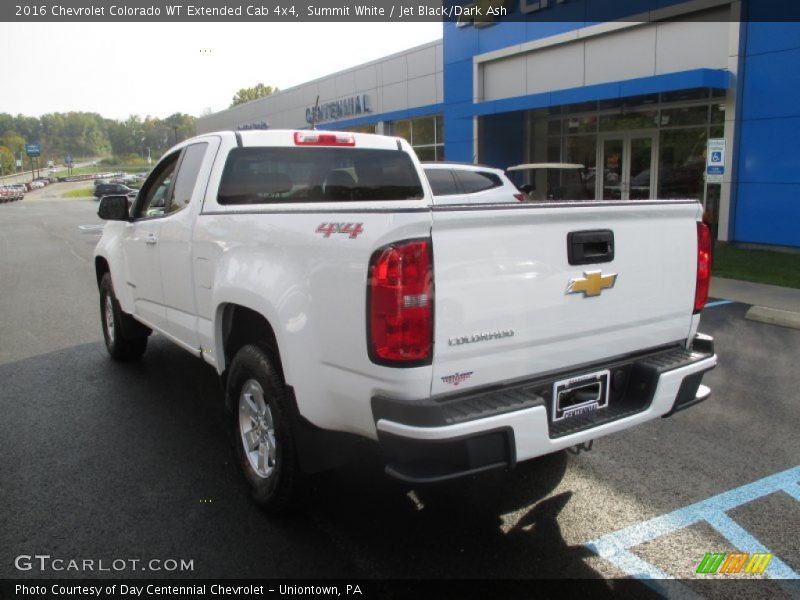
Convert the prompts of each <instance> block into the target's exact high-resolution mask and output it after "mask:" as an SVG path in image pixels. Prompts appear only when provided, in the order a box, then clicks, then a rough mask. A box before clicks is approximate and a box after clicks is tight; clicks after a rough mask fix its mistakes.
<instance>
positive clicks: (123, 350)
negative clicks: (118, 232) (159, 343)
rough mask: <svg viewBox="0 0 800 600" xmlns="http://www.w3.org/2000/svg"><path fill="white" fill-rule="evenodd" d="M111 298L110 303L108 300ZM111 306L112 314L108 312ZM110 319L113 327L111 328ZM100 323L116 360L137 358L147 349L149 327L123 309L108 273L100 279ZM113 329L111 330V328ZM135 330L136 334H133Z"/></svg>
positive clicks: (107, 347) (108, 348)
mask: <svg viewBox="0 0 800 600" xmlns="http://www.w3.org/2000/svg"><path fill="white" fill-rule="evenodd" d="M107 300H110V303H109V302H107ZM109 307H110V308H111V316H110V318H109V319H107V316H106V313H107V310H108V308H109ZM109 321H110V322H111V324H112V325H113V327H111V328H109ZM100 323H101V326H102V327H103V338H104V339H105V342H106V349H107V350H108V353H109V354H110V355H111V358H113V359H115V360H122V361H125V360H136V359H138V358H139V357H141V356H142V354H144V351H145V350H146V349H147V333H146V332H147V331H148V330H147V329H146V328H145V327H144V326H143V325H141V324H140V323H139V322H138V321H136V320H135V319H134V318H133V317H131V316H130V315H129V314H126V313H125V312H123V311H122V309H121V308H120V306H119V302H118V301H117V297H116V296H115V295H114V286H113V285H112V284H111V275H110V274H108V273H106V274H105V275H103V278H102V279H101V280H100ZM110 329H111V330H110ZM131 332H135V333H136V335H131Z"/></svg>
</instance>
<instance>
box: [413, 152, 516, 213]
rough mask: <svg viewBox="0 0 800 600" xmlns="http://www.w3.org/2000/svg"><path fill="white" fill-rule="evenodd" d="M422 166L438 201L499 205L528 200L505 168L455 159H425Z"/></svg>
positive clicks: (440, 202) (442, 202)
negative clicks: (505, 171)
mask: <svg viewBox="0 0 800 600" xmlns="http://www.w3.org/2000/svg"><path fill="white" fill-rule="evenodd" d="M422 169H423V170H424V171H425V175H426V176H427V178H428V183H430V184H431V191H433V198H434V201H435V203H436V204H464V203H468V204H497V203H508V202H523V201H524V200H525V196H523V194H521V193H520V192H519V190H518V189H517V188H516V187H515V186H514V184H513V183H511V181H510V180H509V179H508V177H506V175H505V173H503V171H502V170H501V169H494V168H492V167H487V166H484V165H474V164H470V163H455V162H424V163H422Z"/></svg>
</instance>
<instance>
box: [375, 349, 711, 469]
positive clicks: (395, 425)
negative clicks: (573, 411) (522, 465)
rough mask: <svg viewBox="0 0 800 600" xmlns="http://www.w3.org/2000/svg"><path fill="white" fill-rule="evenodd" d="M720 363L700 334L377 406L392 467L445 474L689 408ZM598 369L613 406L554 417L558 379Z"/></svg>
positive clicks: (507, 463)
mask: <svg viewBox="0 0 800 600" xmlns="http://www.w3.org/2000/svg"><path fill="white" fill-rule="evenodd" d="M716 364H717V356H716V354H715V353H714V348H713V340H712V339H711V338H710V337H708V336H703V335H698V336H697V337H696V338H695V341H694V344H693V346H692V348H691V349H690V350H686V349H685V348H681V347H671V348H662V349H656V350H653V351H650V352H646V353H641V354H639V355H637V356H632V357H621V358H619V359H615V360H611V361H606V362H604V363H602V364H593V365H583V366H581V367H579V368H577V369H574V370H570V371H569V372H562V373H555V374H549V375H547V376H544V377H539V378H536V379H534V380H530V381H524V382H514V383H513V384H509V385H507V386H504V387H501V388H493V389H490V390H484V391H479V392H470V393H468V394H459V395H457V396H446V397H441V398H431V399H426V400H423V401H418V402H410V401H399V400H393V399H389V398H380V397H377V398H373V401H372V409H373V416H374V418H375V421H376V428H377V432H378V441H379V443H380V445H381V447H382V450H383V451H384V454H385V456H386V461H387V467H386V471H387V473H388V474H390V475H392V476H394V477H396V478H398V479H402V480H404V481H410V482H432V481H440V480H444V479H450V478H453V477H459V476H462V475H467V474H471V473H476V472H479V471H484V470H488V469H493V468H498V467H513V466H514V465H515V464H516V462H518V461H523V460H527V459H530V458H535V457H537V456H543V455H545V454H550V453H552V452H557V451H559V450H562V449H564V448H568V447H570V446H574V445H577V444H581V443H583V442H588V441H590V440H593V439H596V438H599V437H602V436H604V435H608V434H610V433H614V432H617V431H622V430H624V429H627V428H629V427H633V426H634V425H638V424H639V423H644V422H645V421H649V420H652V419H655V418H656V417H667V416H670V415H672V414H674V413H675V412H677V411H679V410H683V409H684V408H689V407H690V406H693V405H695V404H697V403H699V402H701V401H703V400H705V399H706V398H708V396H709V395H710V390H709V388H707V387H706V386H703V385H701V380H702V377H703V374H704V373H705V372H706V371H709V370H711V369H713V368H714V367H715V366H716ZM598 369H609V370H610V372H611V374H612V380H613V381H614V386H612V389H613V388H614V387H616V388H617V389H615V390H614V391H612V392H611V399H610V401H609V405H608V407H606V408H604V409H602V410H598V411H596V412H593V413H590V414H589V415H587V416H577V417H574V418H572V419H569V420H567V421H565V422H559V423H553V422H552V421H551V418H550V413H551V412H552V402H551V397H552V394H550V392H549V391H548V390H551V389H552V384H553V382H554V381H557V380H559V379H562V378H565V377H571V376H573V375H575V374H580V373H586V372H592V371H595V370H598ZM548 396H549V397H548Z"/></svg>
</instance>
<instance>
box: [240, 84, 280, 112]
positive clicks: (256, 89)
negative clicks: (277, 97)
mask: <svg viewBox="0 0 800 600" xmlns="http://www.w3.org/2000/svg"><path fill="white" fill-rule="evenodd" d="M279 91H280V90H279V89H278V88H274V87H272V86H271V85H264V84H263V83H259V84H257V85H255V86H253V87H250V88H242V89H240V90H239V91H238V92H236V95H235V96H234V97H233V102H231V106H230V108H233V107H234V106H237V105H239V104H244V103H245V102H250V101H252V100H258V99H259V98H263V97H264V96H271V95H272V94H274V93H275V92H279Z"/></svg>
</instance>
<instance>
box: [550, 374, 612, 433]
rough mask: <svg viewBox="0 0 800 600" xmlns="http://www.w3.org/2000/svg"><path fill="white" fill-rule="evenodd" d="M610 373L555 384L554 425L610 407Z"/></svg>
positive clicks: (581, 376) (552, 413)
mask: <svg viewBox="0 0 800 600" xmlns="http://www.w3.org/2000/svg"><path fill="white" fill-rule="evenodd" d="M609 378H610V371H609V370H608V369H605V370H603V371H594V372H592V373H586V374H584V375H578V376H576V377H570V378H569V379H562V380H560V381H556V382H555V383H554V384H553V405H552V411H551V413H550V418H551V420H552V422H553V423H556V422H558V421H563V420H564V419H570V418H572V417H577V416H579V415H585V414H587V413H592V412H595V411H598V410H602V409H604V408H606V407H608V383H609Z"/></svg>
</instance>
